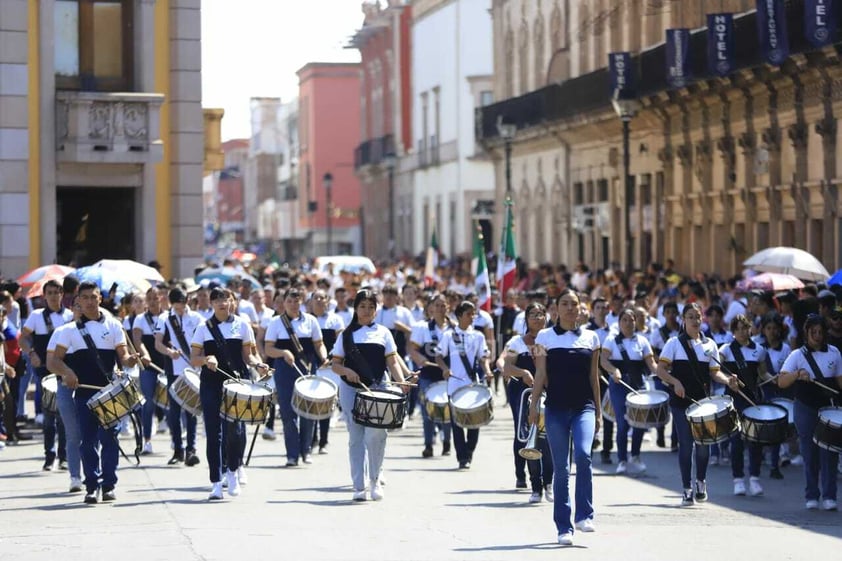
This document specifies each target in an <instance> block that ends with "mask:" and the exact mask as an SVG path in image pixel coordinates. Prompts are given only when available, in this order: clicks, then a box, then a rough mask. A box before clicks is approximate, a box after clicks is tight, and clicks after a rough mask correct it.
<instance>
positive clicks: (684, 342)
mask: <svg viewBox="0 0 842 561" xmlns="http://www.w3.org/2000/svg"><path fill="white" fill-rule="evenodd" d="M661 329H663V328H661ZM688 341H689V337H688V336H687V334H686V333H682V334H680V335H679V336H678V342H679V343H680V344H681V348H682V349H684V354H686V355H687V360H689V361H690V370H691V371H692V372H693V376H694V377H695V378H696V380H697V381H698V382H699V383H700V384H701V385H702V388H705V394H706V395H707V397H710V392H709V391H708V390H707V388H708V387H709V386H708V385H705V382H704V378H703V377H702V376H701V375H700V373H699V367H700V363H699V357H698V356H697V355H696V352H695V351H694V350H693V349H692V348H691V347H690V343H689V342H688ZM705 341H707V339H706V338H705V336H704V335H702V344H704V343H705ZM685 395H686V393H685Z"/></svg>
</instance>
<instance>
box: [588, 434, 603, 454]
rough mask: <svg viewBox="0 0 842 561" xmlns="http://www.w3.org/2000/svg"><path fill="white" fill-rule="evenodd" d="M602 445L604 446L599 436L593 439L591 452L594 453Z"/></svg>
mask: <svg viewBox="0 0 842 561" xmlns="http://www.w3.org/2000/svg"><path fill="white" fill-rule="evenodd" d="M601 444H602V441H600V440H599V437H598V436H597V437H595V438H594V439H593V443H592V444H591V452H593V451H594V450H596V449H597V448H599V447H600V445H601Z"/></svg>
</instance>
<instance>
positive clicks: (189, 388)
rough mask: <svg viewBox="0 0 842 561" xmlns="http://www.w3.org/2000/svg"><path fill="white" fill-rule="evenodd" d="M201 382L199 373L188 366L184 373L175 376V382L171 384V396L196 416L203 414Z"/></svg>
mask: <svg viewBox="0 0 842 561" xmlns="http://www.w3.org/2000/svg"><path fill="white" fill-rule="evenodd" d="M200 383H201V377H200V376H199V373H198V372H196V371H195V370H191V369H190V368H187V369H185V370H184V372H183V373H182V374H180V375H179V376H176V377H175V382H173V383H172V386H170V397H172V398H173V401H175V402H176V403H178V404H179V405H181V408H182V409H184V410H185V411H187V412H188V413H190V414H191V415H195V416H196V417H198V416H200V415H201V414H202V399H201V397H200V396H199V384H200Z"/></svg>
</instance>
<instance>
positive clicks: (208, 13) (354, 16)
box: [202, 0, 385, 141]
mask: <svg viewBox="0 0 842 561" xmlns="http://www.w3.org/2000/svg"><path fill="white" fill-rule="evenodd" d="M382 3H383V4H385V2H382ZM361 5H362V0H203V1H202V106H203V107H206V108H210V107H213V108H219V107H221V108H223V109H224V110H225V116H224V117H223V119H222V139H223V141H225V140H229V139H231V138H248V137H250V136H251V125H250V122H249V99H250V98H252V97H280V98H281V100H282V101H289V100H291V99H293V98H294V97H296V96H297V95H298V77H297V76H296V74H295V73H296V71H298V69H300V68H301V67H302V66H304V65H305V64H307V63H308V62H357V61H359V59H360V57H359V51H357V50H355V49H344V48H343V46H344V45H345V44H346V43H347V42H348V38H349V37H350V36H352V35H353V34H354V31H356V30H357V29H358V28H359V27H360V26H361V25H362V21H363V13H362V9H361Z"/></svg>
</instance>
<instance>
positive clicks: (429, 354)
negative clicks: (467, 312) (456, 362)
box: [409, 294, 453, 458]
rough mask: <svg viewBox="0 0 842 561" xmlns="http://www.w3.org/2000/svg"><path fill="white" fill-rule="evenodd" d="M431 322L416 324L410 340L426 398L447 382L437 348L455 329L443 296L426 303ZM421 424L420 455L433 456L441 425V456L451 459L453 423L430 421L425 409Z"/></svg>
mask: <svg viewBox="0 0 842 561" xmlns="http://www.w3.org/2000/svg"><path fill="white" fill-rule="evenodd" d="M427 317H428V318H429V320H428V321H426V322H424V323H420V322H419V323H417V324H415V326H414V327H413V329H412V335H411V336H410V338H409V354H410V357H411V358H412V362H413V363H414V364H416V365H417V366H418V367H420V371H421V372H420V374H419V377H418V392H419V393H420V394H421V395H422V396H423V395H424V394H425V393H426V392H427V389H428V388H429V387H430V386H431V385H433V384H434V383H436V382H440V381H442V380H444V375H443V374H442V370H441V368H439V366H438V365H437V364H436V363H435V362H434V361H435V359H436V347H437V346H438V344H439V342H440V341H441V340H442V337H444V334H445V333H447V332H448V331H449V330H450V329H452V327H453V326H452V324H451V323H450V318H449V317H448V314H447V300H446V299H445V297H444V295H442V294H437V295H435V296H433V297H432V298H431V299H430V300H429V302H428V303H427ZM421 420H422V425H423V430H424V450H423V451H422V452H421V456H422V457H423V458H431V457H432V456H433V444H434V440H435V429H436V425H438V427H439V430H440V431H441V435H442V439H443V443H442V450H441V455H442V456H449V455H450V437H451V428H450V423H435V422H433V421H432V420H431V419H430V415H429V414H428V413H427V408H426V407H423V406H422V407H421Z"/></svg>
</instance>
